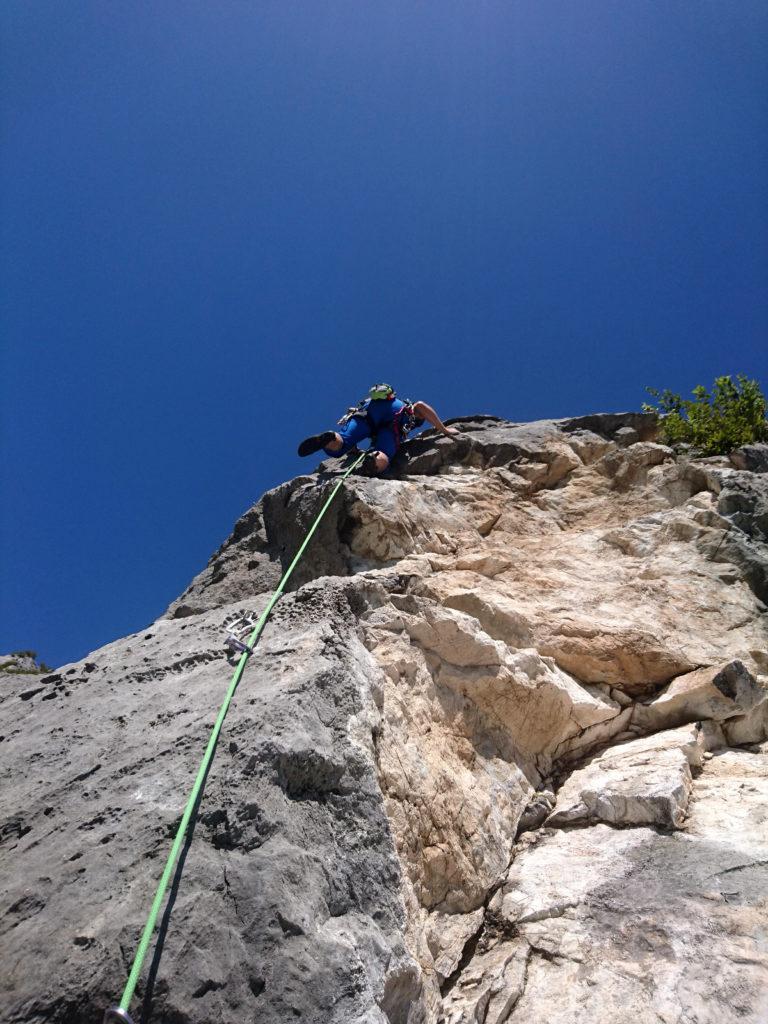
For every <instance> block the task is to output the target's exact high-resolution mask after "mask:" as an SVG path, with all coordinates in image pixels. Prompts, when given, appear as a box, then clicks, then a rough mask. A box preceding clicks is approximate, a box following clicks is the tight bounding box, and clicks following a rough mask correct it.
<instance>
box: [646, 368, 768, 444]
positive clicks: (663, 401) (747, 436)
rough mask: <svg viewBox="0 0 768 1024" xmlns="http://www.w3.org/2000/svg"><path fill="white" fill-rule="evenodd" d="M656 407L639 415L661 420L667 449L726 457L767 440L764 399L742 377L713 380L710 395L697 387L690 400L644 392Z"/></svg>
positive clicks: (757, 388)
mask: <svg viewBox="0 0 768 1024" xmlns="http://www.w3.org/2000/svg"><path fill="white" fill-rule="evenodd" d="M645 390H646V391H647V392H648V393H649V394H650V395H652V396H653V397H654V398H655V399H656V400H657V403H658V404H657V405H648V404H644V405H643V412H655V413H657V414H658V415H659V416H660V418H661V439H662V441H663V442H664V444H668V445H670V446H671V447H673V448H675V447H679V446H681V445H687V446H689V447H690V448H691V449H692V450H693V452H694V453H695V454H696V455H727V454H728V452H732V451H733V449H734V448H738V447H740V446H741V445H743V444H750V443H752V442H754V441H765V440H768V423H766V419H765V414H766V399H765V396H764V395H763V393H762V391H761V390H760V385H759V384H758V383H757V381H756V380H748V379H747V378H746V376H745V375H744V374H743V373H740V374H737V376H736V382H735V383H734V381H733V380H732V378H731V377H716V378H715V383H714V386H713V388H712V391H711V393H710V392H709V391H707V389H706V388H705V387H704V386H703V385H702V384H699V386H698V387H695V388H694V389H693V392H692V393H693V399H690V398H681V397H680V395H676V394H674V393H673V392H672V391H669V390H666V389H665V390H664V391H659V390H657V389H656V388H646V389H645Z"/></svg>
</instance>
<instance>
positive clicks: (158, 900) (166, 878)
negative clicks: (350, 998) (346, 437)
mask: <svg viewBox="0 0 768 1024" xmlns="http://www.w3.org/2000/svg"><path fill="white" fill-rule="evenodd" d="M364 458H365V453H364V452H363V453H362V454H361V455H360V456H358V458H357V459H355V460H354V462H352V464H351V465H350V466H349V468H348V469H347V470H345V472H344V473H343V474H342V476H341V478H340V479H339V480H338V482H337V483H336V486H335V487H334V488H333V490H332V491H331V493H330V495H329V497H328V499H327V500H326V502H325V504H324V505H323V507H322V508H321V509H320V512H319V513H318V515H317V517H316V519H315V521H314V523H312V526H311V527H310V529H309V532H308V533H307V536H306V537H305V538H304V541H303V542H302V545H301V547H300V548H299V550H298V551H297V552H296V555H295V557H294V559H293V561H292V562H291V564H290V565H289V566H288V568H287V569H286V570H285V572H284V573H283V575H282V578H281V580H280V582H279V583H278V585H277V589H276V590H275V592H274V594H272V597H270V599H269V601H268V602H267V606H266V608H265V609H264V611H263V612H262V613H261V615H260V616H259V620H258V622H257V623H256V625H255V627H254V629H253V632H252V633H251V635H250V637H249V638H248V647H249V648H253V645H254V644H255V643H256V641H257V639H258V638H259V636H260V634H261V632H262V630H263V629H264V626H265V625H266V622H267V619H268V618H269V615H270V613H271V611H272V609H273V608H274V607H275V605H276V604H277V602H278V600H279V599H280V595H281V594H282V593H283V591H284V590H285V585H286V583H287V582H288V580H289V579H290V577H291V573H292V572H293V570H294V569H295V568H296V566H297V565H298V564H299V561H300V560H301V556H302V555H303V554H304V551H305V550H306V547H307V545H308V544H309V542H310V540H311V539H312V536H313V534H314V532H315V530H316V529H317V527H318V526H319V525H320V521H321V520H322V518H323V516H324V515H325V513H326V512H327V511H328V508H329V506H330V504H331V502H332V501H333V499H334V498H335V497H336V494H337V493H338V490H339V488H340V487H341V485H342V484H343V483H344V481H345V480H346V479H347V477H348V476H349V474H350V473H351V472H352V471H353V470H354V469H356V468H357V467H358V466H359V465H360V463H361V462H362V461H363V459H364ZM250 653H251V652H250V651H249V650H245V651H243V653H242V654H241V656H240V660H239V661H238V663H237V668H236V669H235V671H234V674H233V676H232V680H231V682H230V684H229V689H228V690H227V693H226V696H225V697H224V701H223V703H222V705H221V707H220V708H219V714H218V716H217V718H216V721H215V723H214V726H213V729H212V730H211V735H210V738H209V740H208V746H207V747H206V748H205V753H204V754H203V759H202V761H201V762H200V767H199V768H198V770H197V776H196V778H195V782H194V785H193V786H192V790H191V791H190V794H189V798H188V800H187V805H186V807H185V808H184V814H183V815H182V818H181V821H180V823H179V827H178V829H177V830H176V836H175V838H174V840H173V845H172V846H171V850H170V853H169V854H168V859H167V861H166V862H165V869H164V870H163V874H162V876H161V878H160V881H159V883H158V886H157V891H156V892H155V898H154V900H153V901H152V907H151V909H150V911H149V917H148V918H147V923H146V924H145V925H144V931H143V932H142V933H141V939H140V940H139V946H138V949H137V950H136V956H135V957H134V960H133V965H132V967H131V973H130V974H129V975H128V981H127V982H126V985H125V989H124V991H123V995H122V998H121V999H120V1005H119V1006H118V1007H112V1008H110V1009H109V1010H107V1012H106V1014H105V1017H104V1020H105V1022H107V1021H130V1016H129V1015H128V1007H129V1006H130V1004H131V1000H132V999H133V993H134V991H135V989H136V983H137V982H138V980H139V976H140V974H141V969H142V967H143V966H144V959H145V957H146V955H147V950H148V949H149V944H150V942H151V940H152V934H153V933H154V930H155V925H156V924H157V917H158V914H159V913H160V908H161V906H162V905H163V899H164V898H165V892H166V889H167V888H168V883H169V882H170V880H171V875H172V873H173V869H174V866H175V864H176V860H177V858H178V856H179V851H180V850H181V844H182V843H183V841H184V836H185V835H186V832H187V828H188V827H189V822H190V820H191V818H192V813H193V811H194V808H195V804H196V803H197V800H198V797H199V796H200V790H201V787H202V785H203V780H204V779H205V776H206V774H207V772H208V768H209V766H210V763H211V759H212V757H213V752H214V750H215V749H216V742H217V740H218V738H219V733H220V732H221V727H222V725H223V724H224V719H225V718H226V717H227V711H228V710H229V705H230V704H231V703H232V698H233V697H234V695H235V690H236V689H237V686H238V683H239V682H240V678H241V676H242V674H243V671H244V669H245V666H246V663H247V661H248V658H249V656H250Z"/></svg>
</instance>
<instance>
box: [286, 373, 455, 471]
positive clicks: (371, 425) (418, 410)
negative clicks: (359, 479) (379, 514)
mask: <svg viewBox="0 0 768 1024" xmlns="http://www.w3.org/2000/svg"><path fill="white" fill-rule="evenodd" d="M425 420H426V422H427V423H429V424H431V425H432V426H433V427H434V428H435V430H439V431H440V432H441V433H442V434H445V436H446V437H456V436H457V434H458V433H459V432H458V430H456V428H455V427H446V425H445V424H444V423H443V421H442V420H441V419H440V417H439V416H438V415H437V413H436V412H435V410H434V409H433V408H432V406H431V405H427V403H426V402H404V401H402V400H401V399H400V398H397V397H396V396H395V392H394V390H393V388H392V387H390V385H389V384H374V385H373V387H372V388H371V389H370V391H369V392H368V397H367V398H364V399H362V400H361V401H360V402H359V403H358V404H357V405H356V406H352V407H351V408H350V409H348V410H347V412H346V413H345V414H344V415H343V416H342V417H341V419H340V420H339V422H338V426H339V427H340V429H339V430H325V431H323V432H322V433H321V434H313V435H312V436H311V437H306V438H304V440H303V441H302V442H301V444H300V445H299V455H302V456H304V455H312V454H313V453H314V452H317V451H320V449H322V450H323V451H324V452H325V454H326V455H329V456H330V457H331V458H340V457H341V456H342V455H346V453H347V452H348V451H350V450H351V449H352V448H354V447H356V445H357V444H359V442H360V441H364V440H365V439H366V438H370V439H371V444H370V447H369V449H368V452H367V455H366V459H365V461H364V462H363V463H362V467H361V472H362V473H364V474H366V475H367V476H378V475H379V474H380V473H383V472H384V471H385V470H386V468H387V466H389V463H390V460H391V459H392V457H393V456H394V454H395V452H396V451H397V449H398V448H399V447H400V445H401V443H402V442H403V441H404V440H405V438H406V436H407V434H408V432H409V431H410V430H413V429H415V428H416V427H420V426H421V425H422V424H423V423H424V421H425Z"/></svg>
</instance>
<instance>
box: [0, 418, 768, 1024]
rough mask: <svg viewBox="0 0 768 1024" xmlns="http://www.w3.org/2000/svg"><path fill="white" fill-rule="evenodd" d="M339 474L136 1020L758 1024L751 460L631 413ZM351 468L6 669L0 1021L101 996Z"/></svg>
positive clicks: (315, 479)
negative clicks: (153, 612)
mask: <svg viewBox="0 0 768 1024" xmlns="http://www.w3.org/2000/svg"><path fill="white" fill-rule="evenodd" d="M455 423H456V425H457V426H458V428H459V430H460V436H459V437H458V438H457V439H456V440H455V441H451V440H448V439H446V438H438V439H436V438H434V437H433V436H431V435H424V436H422V437H421V438H418V439H416V440H414V441H412V442H409V444H408V446H407V455H408V458H407V459H401V460H400V462H399V464H398V465H397V466H395V468H394V469H393V472H392V474H391V475H390V476H389V477H387V478H385V479H375V480H372V479H364V478H359V477H353V478H350V479H349V481H348V482H347V483H346V484H345V486H344V488H343V490H342V492H341V493H340V495H339V496H338V499H337V502H336V503H335V504H334V506H333V507H332V510H331V512H330V514H329V516H328V517H327V518H326V520H325V521H324V522H323V525H322V527H321V529H320V530H319V531H318V534H317V535H316V537H315V539H314V540H313V543H312V545H311V546H310V548H309V549H308V552H307V555H306V557H305V559H304V561H303V562H302V564H301V568H300V572H299V573H297V575H296V577H295V578H294V579H293V580H292V582H291V587H290V593H288V594H286V595H285V596H284V597H283V599H282V600H281V601H280V603H279V604H278V605H277V607H276V609H275V611H274V613H273V617H272V619H271V621H270V624H269V626H268V627H267V630H266V631H265V634H264V636H263V638H262V641H261V642H260V644H259V647H258V650H257V652H256V655H255V657H254V658H252V659H251V661H250V663H249V666H248V668H247V670H246V673H245V676H244V678H243V681H242V683H241V686H240V689H239V691H238V693H237V695H236V698H235V701H234V703H233V706H232V708H231V710H230V713H229V716H228V718H227V721H226V723H225V727H224V732H223V734H222V737H221V740H220V743H219V749H218V751H217V753H216V757H215V760H214V763H213V767H212V770H211V772H210V775H209V778H208V780H207V782H206V788H205V793H204V797H203V800H202V802H201V805H200V808H199V814H198V818H197V823H196V827H195V830H194V835H193V837H192V841H191V842H189V843H188V844H187V847H186V848H185V851H184V853H183V855H182V869H183V870H182V871H181V872H180V873H179V874H177V878H176V884H175V886H174V890H173V892H172V895H171V900H170V904H169V906H170V909H169V911H168V912H167V913H166V914H165V917H164V921H163V927H162V929H161V938H160V947H161V954H162V955H160V956H156V957H155V958H154V961H153V962H152V963H151V964H150V963H149V962H148V964H147V969H146V970H145V972H144V975H143V977H142V981H141V984H140V986H139V990H138V993H137V996H138V998H137V1001H136V1002H135V1004H134V1007H133V1013H134V1017H135V1019H136V1020H139V1019H142V1018H143V1019H144V1020H146V1021H148V1022H149V1021H158V1022H159V1021H165V1022H169V1024H219V1022H221V1024H225V1022H226V1024H229V1022H242V1021H244V1020H253V1021H256V1020H258V1021H260V1022H261V1021H265V1022H275V1024H277V1022H285V1021H291V1020H295V1019H300V1020H304V1021H308V1022H317V1024H321V1022H322V1024H325V1022H333V1024H336V1022H339V1024H340V1022H345V1024H346V1022H349V1024H353V1022H365V1024H374V1022H378V1024H384V1022H387V1021H389V1022H391V1024H439V1022H440V1024H465V1022H466V1024H469V1022H477V1024H503V1022H505V1021H510V1022H512V1024H514V1022H516V1021H520V1022H522V1021H525V1022H526V1024H536V1022H537V1021H539V1020H541V1021H542V1022H543V1021H545V1020H546V1021H547V1022H548V1024H581V1022H583V1024H603V1022H605V1024H608V1022H611V1024H623V1022H625V1021H626V1022H627V1024H629V1022H630V1021H631V1022H632V1024H646V1022H648V1024H650V1022H654V1024H656V1022H658V1021H663V1022H665V1024H705V1022H707V1024H708V1022H710V1021H711V1022H715V1021H717V1022H718V1024H723V1022H730V1021H734V1022H736V1021H739V1022H754V1024H758V1022H762V1021H764V1020H765V1019H768V947H766V943H765V926H766V919H767V917H766V915H767V914H768V905H767V902H766V901H767V899H768V824H767V822H766V818H767V812H766V796H767V795H768V793H767V792H766V790H767V789H768V744H767V743H766V740H768V700H766V694H767V693H768V653H767V648H768V630H767V629H766V624H767V622H768V618H767V617H766V606H765V601H766V600H768V543H767V541H768V479H767V478H766V476H765V475H763V473H762V472H761V470H762V467H763V463H762V462H761V459H762V452H761V451H758V452H752V451H749V452H745V451H742V452H740V453H735V454H734V457H733V459H732V460H729V459H725V458H722V459H703V460H690V459H683V458H681V457H675V455H674V453H673V452H672V451H671V450H670V449H668V448H665V447H664V446H662V445H660V444H658V443H657V441H656V435H655V423H654V420H653V418H652V417H651V416H646V415H643V414H635V413H624V414H602V415H594V416H588V417H581V418H576V419H571V420H562V421H545V422H540V423H533V424H512V423H508V422H506V421H503V420H499V419H498V418H496V417H492V416H479V417H473V418H466V419H464V420H458V421H455ZM337 472H338V466H336V465H334V464H333V463H329V464H324V465H322V466H321V467H320V469H319V471H318V472H317V473H316V474H310V475H307V476H303V477H298V478H297V479H295V480H293V481H290V482H289V483H286V484H284V485H282V486H281V487H278V488H276V489H275V490H274V491H271V492H269V493H268V494H267V495H265V496H264V498H263V499H262V501H261V502H259V504H258V505H256V506H254V508H252V509H250V510H249V511H248V512H247V513H246V514H245V515H244V516H243V517H242V519H240V520H239V521H238V523H237V524H236V525H235V529H234V531H233V533H232V535H231V536H230V537H229V538H228V540H227V541H226V542H225V543H224V544H223V545H222V547H221V548H220V549H219V550H218V551H217V552H216V553H215V555H214V556H213V557H212V559H211V561H210V563H209V565H208V566H207V567H206V568H205V569H204V570H203V572H202V573H201V574H200V575H199V576H197V577H196V578H195V579H194V580H193V581H192V582H191V584H190V586H189V587H188V588H187V590H186V591H185V592H184V594H182V595H181V597H180V598H179V599H178V600H177V601H175V602H174V603H173V604H172V605H171V606H170V608H169V610H168V612H167V614H166V616H164V617H163V618H161V619H159V620H158V621H157V622H155V623H154V624H153V625H151V626H150V627H149V628H148V629H147V630H145V631H143V632H142V633H140V634H137V635H135V636H131V637H127V638H125V639H124V640H120V641H117V642H115V643H113V644H110V645H108V646H106V647H104V648H102V649H100V650H99V651H96V652H94V653H93V654H91V655H89V656H88V658H86V659H84V660H83V661H82V662H78V663H76V664H73V665H66V666H63V667H62V668H60V669H58V670H57V671H56V672H54V673H50V674H48V675H43V676H26V677H25V676H24V675H18V674H9V675H4V676H2V677H1V678H0V742H1V743H2V750H3V752H4V757H3V768H2V785H0V858H1V859H2V862H1V865H0V866H1V870H0V909H2V917H1V918H0V963H1V964H2V967H0V986H1V988H2V992H1V995H2V998H1V999H0V1020H2V1021H8V1022H16V1024H21V1022H30V1024H33V1022H34V1024H37V1022H42V1021H54V1022H68V1024H69V1022H72V1024H79V1022H85V1021H94V1020H98V1019H100V1015H101V1013H102V1012H103V1009H104V1007H105V1006H106V1005H107V1004H108V1003H110V1002H114V1001H115V1000H116V999H117V998H118V997H119V995H120V992H121V990H122V987H123V985H124V981H125V977H126V973H127V967H128V965H129V961H130V958H131V957H132V955H133V952H134V950H135V947H136V942H137V938H138V935H139V932H140V929H141V927H142V925H143V922H144V920H145V918H146V914H147V912H148V909H149V903H150V902H151V898H152V894H153V891H154V887H155V885H156V882H157V879H158V876H159V874H160V871H161V870H162V864H163V862H164V858H165V855H166V853H167V850H168V847H169V845H170V837H171V836H172V834H173V831H174V828H175V825H176V824H177V823H178V820H179V817H180V814H181V812H182V809H183V806H184V802H185V800H186V796H187V793H188V791H189V789H190V787H191V783H192V780H193V778H194V773H195V771H196V768H197V764H198V763H199V759H200V757H201V755H202V751H203V748H204V746H205V742H206V739H207V735H208V731H209V729H210V726H211V724H212V722H213V719H214V718H215V715H216V711H217V709H218V706H219V703H220V701H221V699H222V697H223V694H224V691H225V689H226V685H227V681H228V679H229V676H230V673H231V670H230V669H229V667H228V666H227V664H226V661H225V660H224V657H223V654H222V642H223V639H224V636H225V627H226V626H227V625H228V624H229V623H231V622H232V621H233V620H234V619H235V618H237V617H238V616H240V615H243V614H252V615H255V614H258V613H259V611H260V610H261V609H262V608H263V607H264V605H265V604H266V601H267V599H268V596H269V593H270V592H271V590H272V588H273V587H274V585H275V584H276V582H277V580H278V579H279V577H280V573H281V571H282V569H283V568H285V566H286V565H287V563H288V561H289V560H290V558H291V557H292V556H293V553H294V552H295V550H296V548H297V547H298V544H299V543H300V541H301V538H302V537H303V535H304V532H305V531H306V528H307V527H308V525H309V523H310V522H311V521H312V519H313V517H314V515H315V514H316V512H317V511H318V509H319V508H320V505H321V503H322V502H323V500H324V499H325V497H326V495H327V493H328V488H329V487H330V486H331V483H332V482H333V481H334V479H335V474H336V473H337Z"/></svg>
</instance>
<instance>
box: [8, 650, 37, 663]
mask: <svg viewBox="0 0 768 1024" xmlns="http://www.w3.org/2000/svg"><path fill="white" fill-rule="evenodd" d="M11 657H12V658H31V659H32V660H33V661H34V660H35V658H36V657H37V651H11Z"/></svg>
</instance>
